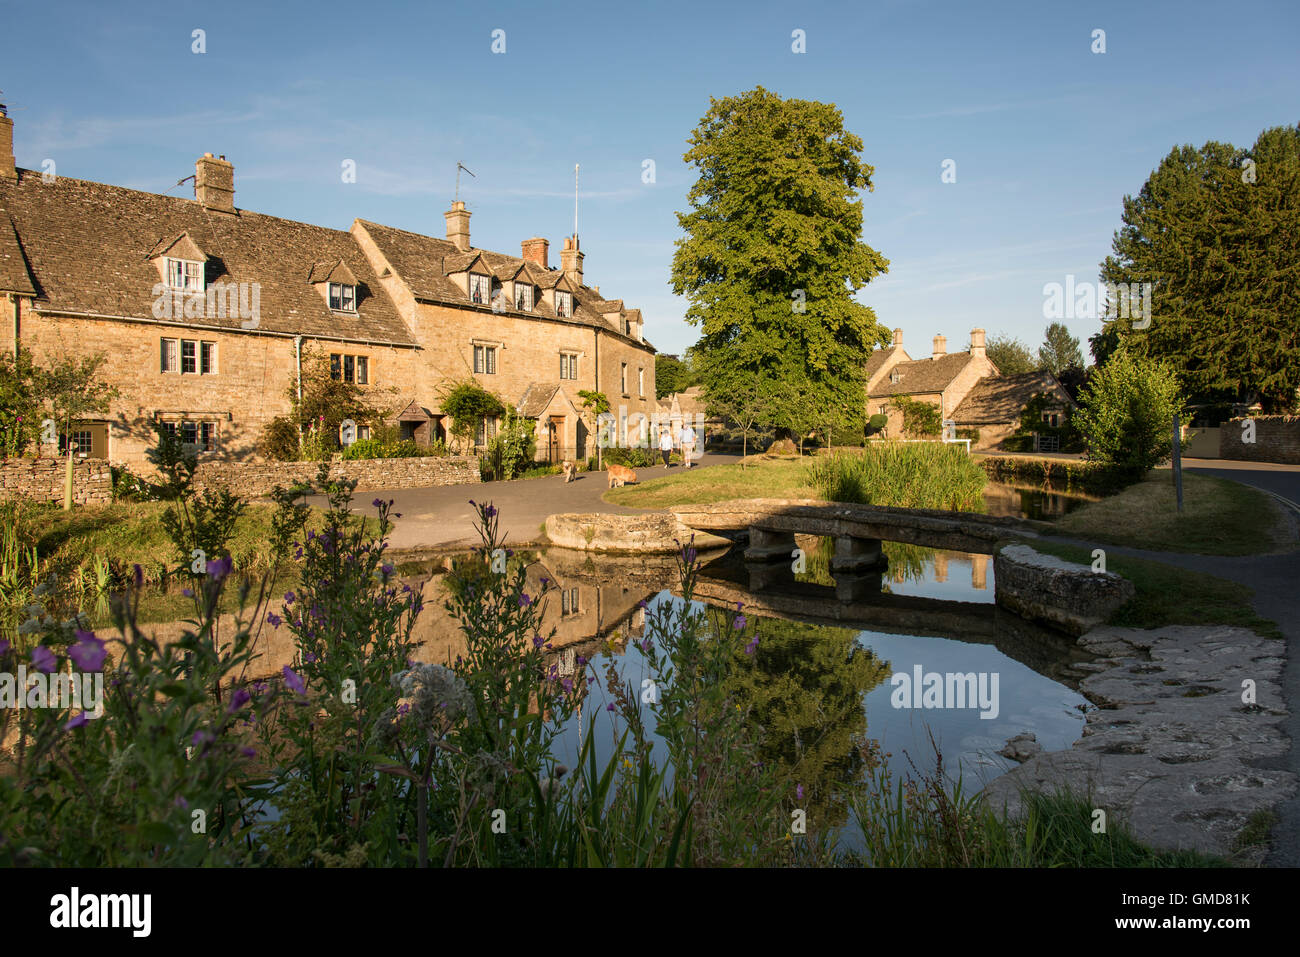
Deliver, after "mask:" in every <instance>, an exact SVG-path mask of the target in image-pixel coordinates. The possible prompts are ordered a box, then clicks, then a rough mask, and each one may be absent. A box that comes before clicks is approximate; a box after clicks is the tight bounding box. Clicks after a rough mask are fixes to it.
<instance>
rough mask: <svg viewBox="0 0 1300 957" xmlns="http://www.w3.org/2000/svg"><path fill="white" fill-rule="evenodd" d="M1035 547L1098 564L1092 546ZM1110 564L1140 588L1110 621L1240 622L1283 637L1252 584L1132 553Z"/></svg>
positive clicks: (1143, 624)
mask: <svg viewBox="0 0 1300 957" xmlns="http://www.w3.org/2000/svg"><path fill="white" fill-rule="evenodd" d="M1030 547H1032V548H1034V549H1035V550H1037V551H1040V552H1044V553H1046V554H1048V555H1055V556H1056V557H1057V558H1063V559H1065V560H1066V561H1070V562H1078V563H1079V564H1081V565H1091V564H1092V551H1091V550H1090V549H1088V548H1085V547H1083V546H1080V545H1068V544H1066V543H1064V542H1045V541H1042V540H1041V539H1040V540H1038V541H1035V542H1032V543H1030ZM1106 570H1107V571H1111V572H1114V573H1115V574H1117V575H1122V576H1123V577H1125V578H1127V579H1128V580H1129V581H1131V582H1132V583H1133V587H1134V588H1136V589H1137V594H1136V595H1135V596H1134V597H1133V599H1132V600H1131V601H1129V602H1128V603H1127V604H1126V605H1124V606H1123V607H1122V608H1120V609H1119V610H1118V611H1116V612H1115V614H1114V615H1112V616H1111V617H1110V620H1109V621H1108V622H1107V624H1110V625H1118V626H1120V627H1123V628H1161V627H1163V626H1165V625H1235V626H1237V627H1240V628H1249V629H1250V630H1252V631H1254V632H1256V633H1257V634H1260V635H1264V636H1265V637H1268V638H1281V637H1282V632H1281V631H1279V630H1278V627H1277V623H1276V622H1273V621H1270V620H1269V619H1267V618H1261V617H1260V616H1259V615H1257V614H1255V610H1254V609H1253V608H1252V607H1251V605H1250V599H1251V596H1252V595H1253V594H1254V591H1253V590H1252V589H1251V588H1249V587H1248V586H1246V585H1240V584H1238V583H1236V582H1231V581H1227V580H1226V579H1223V578H1217V577H1215V576H1214V575H1206V574H1204V573H1202V572H1193V571H1188V570H1187V569H1185V568H1177V567H1175V566H1173V565H1166V564H1164V563H1163V562H1156V561H1151V560H1149V559H1145V558H1133V557H1131V556H1128V555H1107V556H1106Z"/></svg>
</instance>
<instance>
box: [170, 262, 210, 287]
mask: <svg viewBox="0 0 1300 957" xmlns="http://www.w3.org/2000/svg"><path fill="white" fill-rule="evenodd" d="M167 285H169V286H171V288H173V289H184V290H185V291H186V292H202V291H203V263H200V262H194V261H193V260H189V259H168V260H167Z"/></svg>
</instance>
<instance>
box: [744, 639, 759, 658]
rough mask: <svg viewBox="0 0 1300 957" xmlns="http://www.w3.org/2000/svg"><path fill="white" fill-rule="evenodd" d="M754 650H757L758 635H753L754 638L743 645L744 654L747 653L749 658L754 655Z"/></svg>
mask: <svg viewBox="0 0 1300 957" xmlns="http://www.w3.org/2000/svg"><path fill="white" fill-rule="evenodd" d="M756 651H758V635H755V636H754V640H753V641H751V642H750V643H749V644H747V645H746V646H745V654H747V655H749V656H750V657H751V658H752V657H753V656H754V652H756Z"/></svg>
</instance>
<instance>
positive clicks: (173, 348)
mask: <svg viewBox="0 0 1300 957" xmlns="http://www.w3.org/2000/svg"><path fill="white" fill-rule="evenodd" d="M177 349H178V343H177V341H176V340H175V339H163V340H162V345H161V353H162V355H161V366H160V368H161V371H163V372H175V371H176V370H177V369H179V368H180V363H179V360H178V358H177Z"/></svg>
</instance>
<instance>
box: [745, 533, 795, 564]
mask: <svg viewBox="0 0 1300 957" xmlns="http://www.w3.org/2000/svg"><path fill="white" fill-rule="evenodd" d="M795 547H796V546H795V543H794V532H774V531H771V530H769V529H766V528H754V527H752V526H751V527H750V529H749V547H748V548H746V549H745V561H747V562H785V563H786V564H789V563H790V562H792V561H794V550H795Z"/></svg>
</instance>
